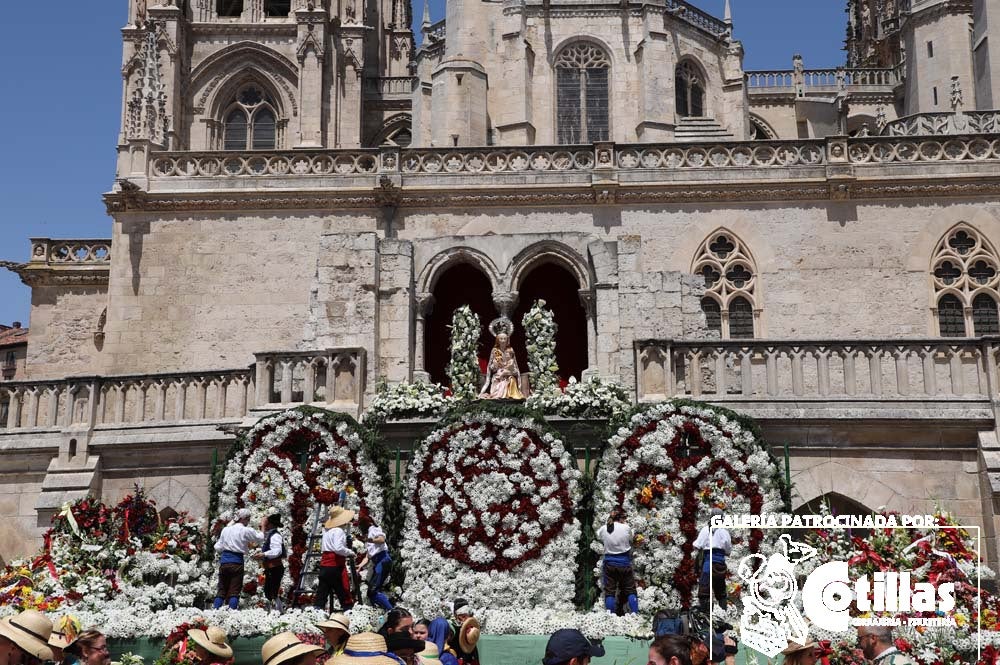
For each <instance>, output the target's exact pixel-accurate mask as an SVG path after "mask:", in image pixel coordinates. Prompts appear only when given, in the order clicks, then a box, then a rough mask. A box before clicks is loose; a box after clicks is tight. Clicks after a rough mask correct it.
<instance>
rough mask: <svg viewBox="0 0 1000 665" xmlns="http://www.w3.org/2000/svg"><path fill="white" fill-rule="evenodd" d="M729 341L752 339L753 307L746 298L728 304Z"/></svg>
mask: <svg viewBox="0 0 1000 665" xmlns="http://www.w3.org/2000/svg"><path fill="white" fill-rule="evenodd" d="M729 337H730V339H753V306H752V305H751V304H750V301H748V300H747V299H746V298H733V300H732V302H730V303H729Z"/></svg>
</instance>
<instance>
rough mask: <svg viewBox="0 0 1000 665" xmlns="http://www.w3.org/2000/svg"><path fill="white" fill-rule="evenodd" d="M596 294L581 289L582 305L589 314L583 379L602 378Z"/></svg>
mask: <svg viewBox="0 0 1000 665" xmlns="http://www.w3.org/2000/svg"><path fill="white" fill-rule="evenodd" d="M596 300H597V299H596V298H595V297H594V292H593V291H591V290H590V289H580V304H581V305H583V311H584V312H586V314H587V369H586V371H584V373H583V377H581V378H589V377H591V376H595V375H596V376H600V371H599V370H598V367H597V317H596V314H597V310H596V304H597V302H596Z"/></svg>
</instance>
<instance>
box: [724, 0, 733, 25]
mask: <svg viewBox="0 0 1000 665" xmlns="http://www.w3.org/2000/svg"><path fill="white" fill-rule="evenodd" d="M722 20H723V21H725V22H726V25H728V26H730V27H732V25H733V9H732V7H730V6H729V0H726V8H725V9H724V10H723V12H722Z"/></svg>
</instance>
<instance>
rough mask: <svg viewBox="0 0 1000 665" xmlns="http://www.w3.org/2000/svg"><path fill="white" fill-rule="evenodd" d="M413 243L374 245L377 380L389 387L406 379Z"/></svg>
mask: <svg viewBox="0 0 1000 665" xmlns="http://www.w3.org/2000/svg"><path fill="white" fill-rule="evenodd" d="M412 292H413V243H411V242H410V241H409V240H398V239H396V238H384V239H382V240H380V241H379V243H378V300H379V302H378V347H377V348H378V352H377V354H373V355H372V356H371V360H372V362H377V363H378V368H377V372H378V377H379V379H380V380H381V379H385V380H387V381H388V382H389V383H399V382H401V381H406V380H408V379H409V378H410V376H411V372H412V365H411V358H412V354H411V349H412V348H413V347H414V340H413V331H414V323H413V319H412V318H411V314H412V305H411V303H412V299H411V295H410V294H411V293H412Z"/></svg>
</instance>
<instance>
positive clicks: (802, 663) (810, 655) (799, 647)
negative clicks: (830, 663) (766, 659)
mask: <svg viewBox="0 0 1000 665" xmlns="http://www.w3.org/2000/svg"><path fill="white" fill-rule="evenodd" d="M781 654H782V655H783V656H784V657H785V660H784V663H785V665H816V660H817V657H816V643H815V642H808V643H807V644H796V643H795V642H789V643H788V648H787V649H785V650H784V651H782V652H781Z"/></svg>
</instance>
